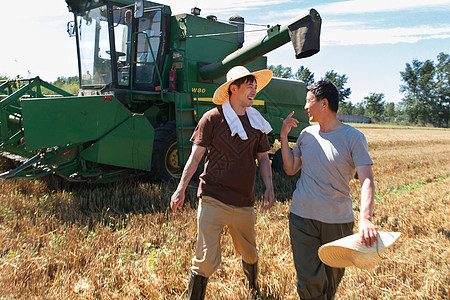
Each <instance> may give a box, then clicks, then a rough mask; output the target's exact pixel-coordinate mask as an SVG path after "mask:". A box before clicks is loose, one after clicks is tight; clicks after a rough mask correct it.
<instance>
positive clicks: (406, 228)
mask: <svg viewBox="0 0 450 300" xmlns="http://www.w3.org/2000/svg"><path fill="white" fill-rule="evenodd" d="M355 127H357V128H358V129H359V130H361V131H362V132H363V133H364V134H365V135H366V137H367V140H368V143H369V151H370V154H371V156H372V159H373V160H374V163H375V164H374V175H375V180H376V189H377V191H376V202H375V212H374V222H375V224H376V225H377V227H378V229H379V230H383V231H399V232H401V233H402V235H401V237H400V238H399V240H398V241H397V242H396V243H395V244H394V245H393V246H392V247H391V248H389V249H387V251H386V252H385V254H384V256H385V259H384V260H383V261H382V262H381V263H380V264H378V265H377V266H376V267H375V268H374V269H370V270H360V269H356V268H348V269H347V270H346V274H345V276H344V278H343V280H342V282H341V284H340V286H339V288H338V292H337V295H336V299H449V285H450V268H449V261H450V259H449V246H450V223H449V219H450V217H449V216H450V209H449V204H450V188H449V187H450V130H448V129H436V128H419V127H416V128H414V127H396V126H376V125H365V126H363V125H355ZM13 165H14V164H13V163H11V162H9V161H7V160H6V159H3V158H1V159H0V170H1V171H6V170H8V169H10V168H12V167H13ZM297 179H298V176H293V177H289V176H286V175H283V174H274V176H273V181H274V187H275V196H276V199H277V202H276V204H275V205H274V207H273V208H272V209H271V210H269V211H262V210H261V202H260V200H261V199H262V194H263V191H264V184H263V183H262V180H261V179H260V178H259V177H258V178H257V181H256V186H255V190H256V194H257V198H258V202H257V215H258V219H257V224H256V230H257V244H258V251H259V257H260V261H259V267H260V276H259V285H260V286H261V288H262V294H263V296H262V298H263V299H298V297H297V295H296V277H295V270H294V266H293V260H292V254H291V249H290V243H289V234H288V221H287V215H288V212H289V205H290V197H291V194H292V191H293V189H294V186H295V182H296V180H297ZM0 187H1V188H0V299H185V298H186V291H187V283H188V274H189V268H190V264H191V259H192V257H193V255H194V247H195V242H196V206H197V199H196V197H195V193H196V185H195V184H193V183H191V185H190V187H189V188H188V191H187V203H185V205H184V208H183V210H182V211H181V212H177V213H176V214H175V213H173V212H171V211H170V210H169V209H168V203H169V199H170V195H171V194H172V192H173V191H174V189H175V184H152V183H149V182H145V181H140V180H136V179H129V180H124V181H122V182H118V183H112V184H107V185H88V184H74V183H68V182H65V181H64V180H62V179H59V178H57V177H54V176H48V177H45V178H42V179H39V180H29V179H12V180H7V181H0ZM351 187H352V197H353V200H354V210H355V216H356V217H357V216H358V213H357V212H358V209H359V201H358V195H359V191H360V189H359V182H358V181H357V180H356V179H354V180H353V181H352V182H351ZM355 230H357V226H356V227H355ZM221 242H222V263H221V265H220V267H219V269H218V270H217V271H216V272H215V273H214V274H213V276H211V278H210V280H209V283H208V288H207V294H206V297H207V299H251V295H250V294H249V293H248V292H247V290H246V288H245V282H244V274H243V272H242V267H241V264H240V257H239V256H238V255H237V254H236V252H235V251H234V249H233V246H232V243H231V238H230V236H229V235H228V234H227V233H226V230H225V232H224V234H223V235H222V239H221Z"/></svg>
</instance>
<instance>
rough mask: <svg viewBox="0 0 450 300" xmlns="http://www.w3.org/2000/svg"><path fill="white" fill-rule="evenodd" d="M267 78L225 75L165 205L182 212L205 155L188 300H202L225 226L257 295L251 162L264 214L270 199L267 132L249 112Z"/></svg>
mask: <svg viewBox="0 0 450 300" xmlns="http://www.w3.org/2000/svg"><path fill="white" fill-rule="evenodd" d="M271 78H272V71H270V70H260V71H256V72H253V73H250V72H249V71H248V70H247V69H246V68H245V67H242V66H237V67H234V68H232V69H231V70H230V71H228V73H227V82H226V83H224V84H223V85H221V86H220V87H219V88H218V89H217V90H216V91H215V93H214V97H213V102H214V103H215V104H217V105H220V106H218V107H216V108H214V109H212V110H210V111H208V112H206V113H205V114H204V115H203V117H202V118H201V119H200V121H199V123H198V125H197V127H196V129H195V131H194V133H193V135H192V137H191V141H192V142H193V145H192V151H191V155H190V156H189V159H188V161H187V163H186V166H185V167H184V170H183V174H182V176H181V179H180V183H179V184H178V187H177V189H176V191H175V192H174V194H173V195H172V198H171V201H170V207H171V208H172V210H173V211H175V212H176V211H177V209H179V208H181V207H182V205H183V202H184V198H185V191H186V187H187V185H188V183H189V181H190V179H191V178H192V176H193V175H194V173H195V171H196V170H197V167H198V164H199V162H200V160H201V159H202V157H203V154H204V153H205V151H207V155H206V158H205V165H204V170H203V173H202V174H201V175H200V183H199V186H198V192H197V196H198V197H199V198H200V200H199V205H198V216H197V219H198V220H197V222H198V227H197V229H198V236H197V247H196V253H195V257H194V258H193V260H192V268H191V274H190V278H189V287H188V296H189V299H204V297H205V292H206V284H207V281H208V277H210V276H211V275H212V274H213V272H214V271H215V270H216V269H217V267H218V266H219V264H220V261H221V253H220V252H221V249H220V233H221V231H222V228H223V227H224V226H228V229H229V232H230V235H231V237H232V240H233V244H234V247H235V249H236V251H237V252H238V253H239V254H240V255H241V257H242V265H243V268H244V273H245V275H246V277H247V280H248V284H249V288H250V289H251V290H252V291H254V292H256V291H258V285H257V273H258V265H257V263H258V253H257V250H256V232H255V221H256V214H255V210H254V207H253V206H254V203H255V195H254V181H255V175H256V164H255V160H256V159H257V160H258V165H259V170H260V173H261V177H262V179H263V181H264V184H265V186H266V191H265V194H264V203H265V206H264V209H268V208H270V207H272V205H273V203H274V201H275V197H274V192H273V184H272V169H271V166H270V160H269V155H268V151H269V150H270V145H269V141H268V138H267V133H269V132H270V131H271V130H272V128H271V127H270V125H269V123H268V122H267V121H266V120H265V119H264V118H263V117H262V116H261V114H260V113H259V112H258V111H257V110H256V109H254V108H253V107H251V106H252V104H253V100H254V98H255V96H256V94H257V93H258V92H259V91H260V90H261V89H262V88H264V86H266V85H267V84H268V83H269V81H270V80H271Z"/></svg>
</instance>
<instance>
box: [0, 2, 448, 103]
mask: <svg viewBox="0 0 450 300" xmlns="http://www.w3.org/2000/svg"><path fill="white" fill-rule="evenodd" d="M159 2H161V3H164V4H167V5H170V6H171V8H172V12H173V13H174V14H178V13H184V12H190V8H191V7H194V6H197V7H199V8H201V9H202V11H201V15H202V16H207V15H216V16H217V17H218V18H219V19H222V20H226V19H228V17H229V16H231V15H234V14H239V15H241V16H243V17H244V18H245V20H246V22H248V23H256V24H270V25H275V24H285V23H287V22H288V21H289V20H291V19H293V18H295V17H297V16H300V15H304V14H305V13H307V11H308V10H309V9H310V8H315V9H316V10H317V11H318V12H319V13H320V15H321V17H322V22H323V23H322V35H321V50H320V52H319V53H317V54H316V55H314V56H313V57H310V58H306V59H300V60H297V59H295V57H294V52H293V48H292V46H291V44H286V45H285V46H283V47H280V48H279V49H276V50H274V51H272V52H271V53H269V54H268V55H267V56H268V64H272V65H278V64H282V65H283V66H290V67H292V69H293V71H294V72H295V71H296V70H297V69H298V67H300V66H305V67H308V68H309V69H310V70H311V71H312V72H313V73H314V74H315V79H316V80H319V79H320V78H321V77H322V76H324V74H325V72H326V71H329V70H334V71H335V72H337V73H339V74H341V75H342V74H345V75H346V76H347V77H348V82H347V87H350V88H351V90H352V94H351V95H350V100H351V101H352V102H353V103H357V102H360V101H361V100H363V98H364V97H365V96H368V95H369V93H384V94H385V96H386V97H385V100H386V101H387V102H399V101H400V100H401V98H402V95H401V94H400V93H399V87H400V84H402V81H401V76H400V72H401V71H403V70H404V69H405V64H406V63H411V62H412V60H413V59H418V60H420V61H424V60H426V59H431V60H434V61H435V60H436V57H437V55H438V54H439V53H440V52H445V53H447V54H449V53H450V0H427V1H423V0H421V1H419V0H389V1H388V0H377V1H368V0H348V1H307V0H304V1H302V0H300V1H293V0H265V1H261V0H245V1H243V0H227V1H216V0H197V1H186V0H184V1H181V0H167V1H159ZM72 18H73V17H72V15H71V14H70V13H69V12H68V10H67V7H66V3H65V1H64V0H46V1H35V0H22V1H7V2H4V3H2V18H0V28H2V41H3V42H2V47H0V74H2V75H8V76H15V75H22V76H24V77H34V76H40V77H41V78H43V79H44V80H47V81H54V80H55V79H56V78H57V77H58V76H73V75H77V63H76V52H75V39H74V38H69V37H68V35H67V33H66V24H67V22H68V21H70V20H72ZM256 28H259V27H256ZM256 28H255V27H253V26H247V27H246V29H247V30H252V29H256ZM263 34H264V33H263V32H258V33H249V34H247V35H246V41H247V42H251V41H252V40H254V39H255V38H257V37H261V36H262V35H263Z"/></svg>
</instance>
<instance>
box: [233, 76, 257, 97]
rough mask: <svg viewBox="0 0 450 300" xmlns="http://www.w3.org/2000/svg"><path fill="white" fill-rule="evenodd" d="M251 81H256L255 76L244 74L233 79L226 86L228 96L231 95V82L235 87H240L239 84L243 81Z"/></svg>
mask: <svg viewBox="0 0 450 300" xmlns="http://www.w3.org/2000/svg"><path fill="white" fill-rule="evenodd" d="M253 82H256V78H255V76H254V75H247V76H244V77H241V78H238V79H236V80H235V81H233V82H232V83H231V84H230V85H229V86H228V97H230V96H231V89H230V86H231V85H232V84H234V85H236V86H237V87H240V86H241V84H243V83H253Z"/></svg>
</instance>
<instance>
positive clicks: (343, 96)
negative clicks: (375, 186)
mask: <svg viewBox="0 0 450 300" xmlns="http://www.w3.org/2000/svg"><path fill="white" fill-rule="evenodd" d="M269 69H270V70H272V72H273V73H274V76H276V77H280V78H288V79H296V80H302V81H304V82H305V83H306V84H307V85H310V84H312V83H313V82H314V81H315V78H314V77H315V76H314V73H313V72H311V70H309V69H308V68H306V67H304V66H301V67H299V68H298V70H297V71H296V72H295V73H294V72H293V71H292V68H291V67H284V66H282V65H278V66H273V65H271V66H269ZM400 75H401V77H402V81H403V84H402V85H400V87H399V88H400V91H401V92H403V93H404V98H403V99H402V100H401V102H400V103H397V104H395V103H393V102H386V100H385V95H384V93H369V95H367V96H365V97H364V99H362V101H361V102H358V103H356V104H352V103H351V102H350V101H347V100H348V98H349V96H350V94H351V88H349V87H347V86H346V85H347V81H348V77H347V76H346V75H345V74H343V75H340V74H338V73H337V72H335V71H334V70H331V71H328V72H326V73H325V75H324V76H323V77H321V78H320V80H328V81H331V82H332V83H334V85H335V86H336V87H337V89H338V91H339V101H340V104H339V110H338V113H341V114H346V115H359V116H365V117H369V118H371V119H372V120H373V121H375V122H385V123H394V124H413V125H429V124H430V125H433V126H438V127H448V126H449V117H450V55H449V54H445V53H443V52H441V53H439V55H438V56H437V61H436V62H435V61H432V60H430V59H428V60H426V61H424V62H422V61H419V60H413V61H412V63H406V67H405V70H404V71H402V72H400ZM5 79H9V78H7V77H6V76H4V75H1V76H0V80H5ZM15 79H16V78H15ZM17 79H20V77H17ZM52 84H53V85H55V86H57V87H59V88H61V89H63V90H65V91H67V92H69V93H72V94H77V93H78V88H79V80H78V76H72V77H63V76H61V77H58V78H57V79H56V81H54V82H52ZM48 93H49V94H50V93H52V92H51V91H48Z"/></svg>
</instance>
